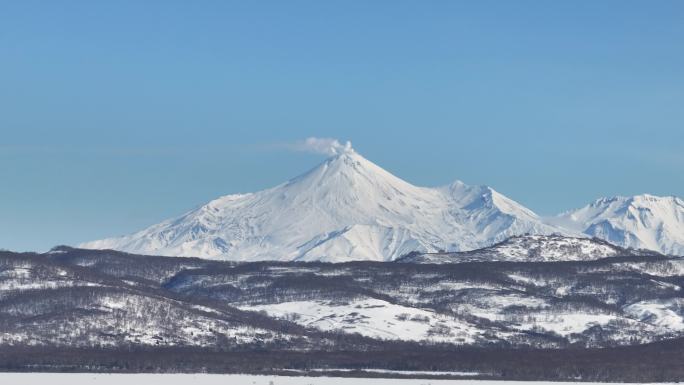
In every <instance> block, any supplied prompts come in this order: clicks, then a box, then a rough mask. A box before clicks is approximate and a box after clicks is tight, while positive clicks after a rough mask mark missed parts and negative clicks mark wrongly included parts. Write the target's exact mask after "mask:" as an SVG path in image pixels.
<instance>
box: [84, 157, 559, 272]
mask: <svg viewBox="0 0 684 385" xmlns="http://www.w3.org/2000/svg"><path fill="white" fill-rule="evenodd" d="M555 232H563V230H560V229H559V228H556V227H554V226H553V225H548V224H546V223H544V222H543V221H542V219H541V218H540V217H538V216H537V215H536V214H535V213H533V212H532V211H530V210H529V209H527V208H525V207H523V206H521V205H520V204H518V203H516V202H514V201H512V200H511V199H508V198H506V197H505V196H503V195H501V194H499V193H498V192H496V191H494V190H493V189H491V188H489V187H486V186H468V185H465V184H463V183H462V182H455V183H453V184H451V185H449V186H447V187H442V188H425V187H417V186H414V185H411V184H409V183H407V182H405V181H403V180H401V179H399V178H397V177H396V176H394V175H392V174H390V173H389V172H387V171H385V170H383V169H382V168H380V167H378V166H377V165H375V164H373V163H372V162H370V161H368V160H366V159H365V158H363V157H362V156H361V155H359V154H358V153H356V152H355V151H354V150H353V149H351V148H350V147H348V148H346V149H345V150H344V151H341V153H339V154H337V155H335V156H333V157H332V158H330V159H328V160H326V161H325V162H324V163H322V164H321V165H319V166H318V167H316V168H314V169H313V170H311V171H309V172H307V173H305V174H303V175H301V176H299V177H297V178H294V179H292V180H290V181H288V182H286V183H284V184H282V185H279V186H277V187H274V188H271V189H268V190H264V191H260V192H256V193H250V194H241V195H228V196H224V197H221V198H219V199H216V200H214V201H211V202H209V203H207V204H206V205H204V206H202V207H199V208H198V209H195V210H192V211H190V212H188V213H186V214H185V215H183V216H181V217H179V218H175V219H171V220H168V221H165V222H162V223H160V224H157V225H154V226H151V227H149V228H147V229H145V230H143V231H140V232H138V233H135V234H132V235H128V236H124V237H120V238H110V239H104V240H100V241H94V242H88V243H85V244H82V245H81V247H84V248H91V249H115V250H122V251H128V252H134V253H143V254H155V255H166V256H197V257H204V258H212V259H225V260H239V261H254V260H304V261H313V260H321V261H330V262H341V261H348V260H374V261H388V260H394V259H396V258H398V257H400V256H402V255H405V254H407V253H409V252H412V251H421V252H437V251H440V250H448V251H459V250H472V249H476V248H480V247H483V246H488V245H491V244H493V243H496V242H500V241H502V240H504V239H506V238H508V237H510V236H513V235H520V234H526V233H532V234H550V233H555Z"/></svg>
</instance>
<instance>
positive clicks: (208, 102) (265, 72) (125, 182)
mask: <svg viewBox="0 0 684 385" xmlns="http://www.w3.org/2000/svg"><path fill="white" fill-rule="evenodd" d="M0 134H1V135H0V248H8V249H14V250H46V249H48V248H49V247H51V246H53V245H56V244H76V243H78V242H81V241H86V240H91V239H98V238H102V237H106V236H114V235H121V234H124V233H128V232H132V231H134V230H138V229H140V228H143V227H145V226H147V225H150V224H153V223H156V222H158V221H160V220H162V219H166V218H169V217H172V216H175V215H178V214H181V213H182V212H184V211H186V210H188V209H191V208H193V207H195V206H197V205H199V204H201V203H203V202H205V201H207V200H210V199H212V198H214V197H217V196H220V195H224V194H228V193H236V192H247V191H254V190H258V189H262V188H266V187H270V186H273V185H275V184H276V183H280V182H282V181H284V180H286V179H289V178H290V177H293V176H295V175H297V174H299V173H301V172H303V171H305V170H307V169H308V168H310V167H313V166H315V165H316V164H317V163H318V162H320V161H321V160H322V159H323V157H322V156H320V155H311V154H304V153H293V152H289V151H285V150H283V149H282V146H278V145H277V144H282V143H289V142H293V141H297V140H301V139H303V138H306V137H308V136H317V137H333V138H339V139H341V140H351V141H352V143H353V144H354V147H355V148H356V149H357V151H359V152H360V153H361V154H363V155H364V156H365V157H367V158H369V159H370V160H372V161H374V162H376V163H378V164H379V165H381V166H383V167H385V168H386V169H388V170H389V171H391V172H393V173H395V174H396V175H398V176H400V177H402V178H404V179H406V180H408V181H410V182H412V183H414V184H418V185H428V186H430V185H443V184H447V183H449V182H451V181H452V180H454V179H461V180H463V181H464V182H466V183H470V184H488V185H491V186H493V187H494V188H495V189H497V190H499V191H500V192H502V193H504V194H506V195H508V196H509V197H511V198H513V199H515V200H517V201H519V202H521V203H522V204H524V205H526V206H528V207H530V208H531V209H533V210H535V211H537V212H538V213H540V214H544V215H546V214H554V213H556V212H559V211H562V210H565V209H570V208H573V207H578V206H582V205H584V204H586V203H588V202H589V201H590V200H593V199H595V198H597V197H600V196H606V195H616V194H621V195H629V194H637V193H644V192H649V193H653V194H658V195H679V196H684V173H683V171H682V170H684V2H683V1H625V0H621V1H590V0H586V1H542V0H540V1H504V0H500V1H480V0H478V1H470V2H464V1H446V0H445V1H394V0H393V1H349V0H345V1H338V2H335V1H308V2H300V1H272V2H269V1H259V2H255V1H242V2H229V1H140V0H136V1H108V2H105V1H35V2H34V1H29V0H21V1H2V0H0Z"/></svg>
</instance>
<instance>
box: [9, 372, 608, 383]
mask: <svg viewBox="0 0 684 385" xmlns="http://www.w3.org/2000/svg"><path fill="white" fill-rule="evenodd" d="M0 383H3V384H12V385H23V384H31V385H33V384H48V383H49V384H50V385H81V384H101V385H120V384H127V385H134V384H145V385H153V384H164V385H175V384H183V385H188V384H201V385H219V384H221V385H243V384H244V385H332V384H334V385H357V384H360V385H428V384H438V385H448V384H454V385H456V384H457V385H471V384H472V385H490V384H498V385H509V384H510V385H516V384H532V385H544V384H582V385H591V384H598V383H589V382H583V383H577V382H532V381H529V382H528V381H478V380H439V379H396V378H341V377H288V376H253V375H239V374H227V375H224V374H53V373H8V374H0Z"/></svg>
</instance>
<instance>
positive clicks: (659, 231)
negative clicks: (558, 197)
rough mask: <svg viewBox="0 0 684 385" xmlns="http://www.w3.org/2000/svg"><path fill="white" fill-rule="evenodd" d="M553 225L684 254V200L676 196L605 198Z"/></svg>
mask: <svg viewBox="0 0 684 385" xmlns="http://www.w3.org/2000/svg"><path fill="white" fill-rule="evenodd" d="M549 222H550V223H553V224H555V225H557V226H563V227H566V228H568V229H571V230H574V231H579V232H582V233H584V234H586V235H589V236H593V237H597V238H601V239H604V240H606V241H608V242H611V243H613V244H616V245H619V246H623V247H629V248H634V249H649V250H655V251H658V252H661V253H664V254H672V255H684V200H682V199H680V198H677V197H674V196H666V197H658V196H654V195H649V194H644V195H636V196H631V197H621V196H619V197H612V198H601V199H598V200H596V201H594V202H592V203H591V204H589V205H587V206H585V207H582V208H580V209H577V210H572V211H568V212H566V213H564V214H561V215H559V216H557V217H555V218H551V219H549Z"/></svg>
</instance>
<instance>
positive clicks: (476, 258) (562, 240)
mask: <svg viewBox="0 0 684 385" xmlns="http://www.w3.org/2000/svg"><path fill="white" fill-rule="evenodd" d="M649 254H651V255H653V254H656V253H654V252H647V251H640V250H633V249H624V248H622V247H619V246H614V245H612V244H610V243H608V242H606V241H603V240H600V239H598V238H576V237H566V236H561V235H524V236H516V237H511V238H509V239H507V240H505V241H503V242H499V243H497V244H495V245H493V246H490V247H485V248H482V249H478V250H473V251H463V252H455V253H418V252H413V253H410V254H407V255H406V256H404V257H402V258H400V259H399V261H400V262H410V263H462V262H483V261H490V262H493V261H509V262H557V261H593V260H597V259H602V258H608V257H617V256H621V257H624V256H637V255H649Z"/></svg>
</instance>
